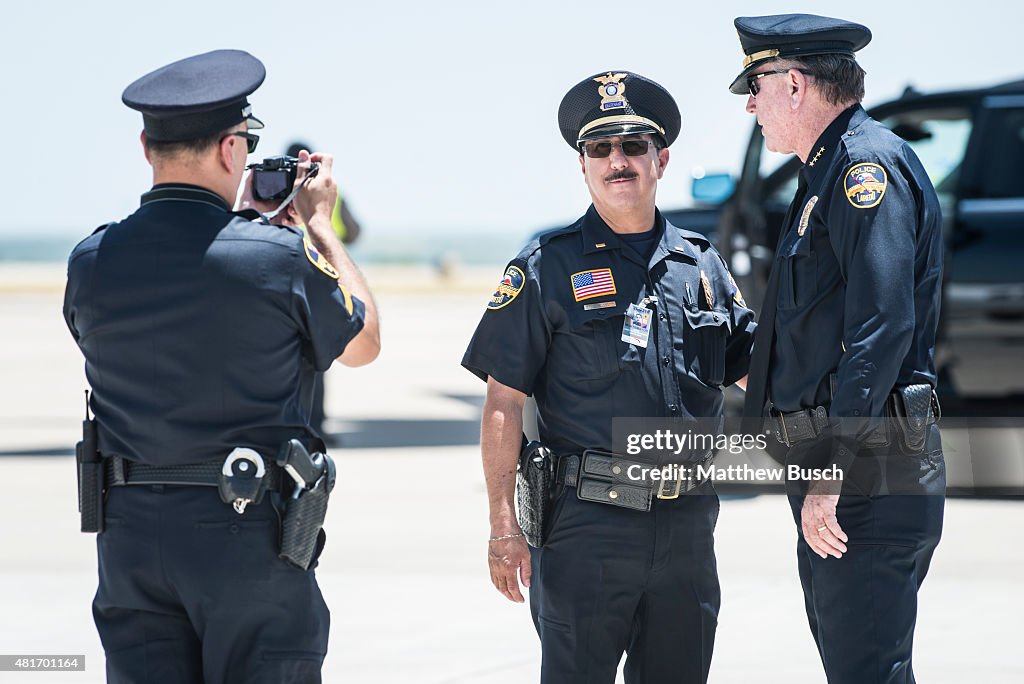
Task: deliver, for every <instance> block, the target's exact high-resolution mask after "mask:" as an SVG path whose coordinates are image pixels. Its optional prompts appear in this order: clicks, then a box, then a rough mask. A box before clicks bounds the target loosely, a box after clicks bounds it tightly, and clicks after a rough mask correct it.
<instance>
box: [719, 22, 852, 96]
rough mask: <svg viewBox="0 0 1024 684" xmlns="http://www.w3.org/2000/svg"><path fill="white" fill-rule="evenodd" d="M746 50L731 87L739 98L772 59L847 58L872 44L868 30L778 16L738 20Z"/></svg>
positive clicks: (846, 25) (739, 31)
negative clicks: (749, 78)
mask: <svg viewBox="0 0 1024 684" xmlns="http://www.w3.org/2000/svg"><path fill="white" fill-rule="evenodd" d="M733 23H734V24H735V26H736V33H738V34H739V36H740V45H741V46H742V47H743V54H745V55H746V58H744V60H743V71H741V72H740V75H739V76H737V77H736V79H735V80H734V81H733V82H732V84H731V85H730V86H729V91H730V92H732V93H735V94H736V95H745V94H746V93H747V76H749V75H750V73H751V72H752V71H753V70H754V69H756V68H757V67H758V66H759V65H761V64H763V63H764V62H768V61H771V60H773V59H786V58H791V57H808V56H811V55H832V54H837V55H848V56H850V57H853V53H855V52H856V51H857V50H860V49H861V48H862V47H864V46H865V45H867V44H868V43H869V42H871V31H870V30H869V29H868V28H867V27H866V26H861V25H860V24H855V23H853V22H852V21H844V20H843V19H832V18H831V17H819V16H817V15H814V14H775V15H771V16H767V17H737V18H736V20H735V21H734V22H733Z"/></svg>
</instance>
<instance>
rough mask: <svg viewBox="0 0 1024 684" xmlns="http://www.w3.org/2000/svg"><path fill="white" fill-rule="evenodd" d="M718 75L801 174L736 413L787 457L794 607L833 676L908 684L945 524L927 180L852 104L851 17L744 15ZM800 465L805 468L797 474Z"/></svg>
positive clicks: (904, 150)
mask: <svg viewBox="0 0 1024 684" xmlns="http://www.w3.org/2000/svg"><path fill="white" fill-rule="evenodd" d="M735 25H736V30H737V32H738V33H739V38H740V44H741V45H742V47H743V52H744V53H745V55H746V56H745V59H744V60H743V70H742V71H741V73H740V74H739V76H737V77H736V79H735V80H734V81H733V82H732V85H731V86H730V90H731V91H732V92H733V93H735V94H737V95H746V96H747V105H746V109H747V111H748V112H749V113H751V114H755V115H756V116H757V121H758V123H759V124H760V125H761V127H762V132H763V134H764V138H765V143H766V145H767V147H768V149H769V150H772V151H775V152H782V153H790V154H796V155H797V156H798V157H799V158H800V160H801V161H803V162H804V167H803V169H802V170H801V171H800V176H799V187H798V190H797V194H796V197H795V198H794V199H793V203H792V204H791V205H790V209H789V214H788V215H787V217H786V219H785V220H784V222H783V224H782V229H781V236H780V238H779V245H778V249H777V251H776V258H775V263H774V265H773V268H772V273H771V277H770V278H769V283H768V288H767V292H766V295H765V300H764V307H763V309H762V313H761V319H760V325H759V328H758V331H757V337H756V341H755V344H754V356H753V359H752V361H751V365H750V378H749V382H748V386H747V397H746V399H747V401H746V407H745V414H746V415H747V416H750V417H751V418H756V419H757V420H758V421H760V420H761V419H762V416H766V419H765V420H766V422H767V426H768V428H769V429H770V431H771V432H773V433H774V435H775V437H776V439H777V440H778V441H779V442H781V443H782V444H783V445H784V447H785V449H786V460H787V462H788V463H789V464H791V465H798V466H800V467H802V468H803V467H806V468H807V471H806V472H810V471H811V470H812V469H814V468H826V469H833V468H834V469H835V470H836V471H838V472H840V473H841V474H842V476H843V479H842V481H841V483H835V482H830V481H827V480H819V481H815V482H811V483H810V484H808V483H807V482H804V481H800V480H799V479H795V480H793V481H791V482H789V495H790V497H789V498H790V504H791V506H792V510H793V516H794V519H795V521H796V523H797V526H798V528H799V534H798V543H797V559H798V566H799V571H800V581H801V584H802V585H803V591H804V599H805V608H806V611H807V618H808V621H809V623H810V627H811V633H812V634H813V636H814V639H815V642H816V644H817V647H818V652H819V654H820V655H821V660H822V663H823V664H824V667H825V672H826V674H827V676H828V681H829V682H830V683H832V684H864V683H866V682H874V683H886V684H897V683H899V684H906V683H910V682H913V681H914V674H913V669H912V666H911V652H912V646H913V636H914V625H915V622H916V617H917V592H918V589H919V587H920V586H921V583H922V581H923V580H924V577H925V574H926V573H927V572H928V566H929V563H930V561H931V557H932V553H933V552H934V550H935V548H936V546H937V545H938V542H939V537H940V535H941V530H942V513H943V500H944V499H943V497H944V491H945V468H944V464H943V456H942V445H941V441H940V437H939V432H938V428H937V426H936V424H935V423H936V422H937V419H938V403H937V401H936V400H935V397H934V393H933V388H934V386H935V382H936V374H935V364H934V358H933V355H934V348H935V332H936V321H937V320H938V316H939V297H940V292H941V278H942V231H941V221H940V211H939V203H938V199H937V197H936V195H935V190H934V189H933V188H932V184H931V182H930V181H929V180H928V175H927V173H926V172H925V170H924V168H923V167H922V166H921V162H920V161H918V159H917V156H916V155H915V154H914V152H913V150H912V149H911V148H910V146H909V145H908V144H907V143H906V142H904V141H903V140H902V139H900V138H899V137H898V136H896V135H895V134H894V133H893V132H892V131H890V130H888V129H887V128H885V127H884V126H882V125H881V124H879V123H878V122H877V121H874V120H873V119H871V118H870V117H869V116H868V115H867V114H866V113H865V112H864V110H863V109H862V108H861V106H860V101H861V99H862V98H863V96H864V70H863V69H862V68H861V67H860V66H859V65H858V64H857V62H856V60H855V58H854V53H855V52H856V51H858V50H860V49H861V48H863V47H864V46H865V45H867V43H868V41H870V39H871V33H870V31H869V30H868V29H867V28H866V27H864V26H861V25H859V24H855V23H852V22H848V21H843V20H839V19H830V18H827V17H818V16H813V15H803V14H789V15H781V16H767V17H740V18H738V19H736V22H735ZM801 472H804V471H801Z"/></svg>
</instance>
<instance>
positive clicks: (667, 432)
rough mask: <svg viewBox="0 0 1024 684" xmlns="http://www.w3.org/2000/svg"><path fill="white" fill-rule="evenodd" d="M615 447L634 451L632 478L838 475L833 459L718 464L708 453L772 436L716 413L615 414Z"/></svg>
mask: <svg viewBox="0 0 1024 684" xmlns="http://www.w3.org/2000/svg"><path fill="white" fill-rule="evenodd" d="M612 431H613V437H612V440H613V444H614V445H615V449H614V450H615V452H616V453H618V454H624V455H626V456H628V457H635V458H636V463H633V464H630V465H629V466H627V467H626V469H625V473H624V474H625V476H626V477H627V478H629V479H630V480H634V481H637V482H640V481H643V482H652V481H653V482H658V481H668V482H672V481H677V480H690V479H695V480H699V481H704V480H712V481H715V482H758V483H785V482H787V481H788V482H815V481H821V480H833V481H841V480H842V479H843V471H842V470H841V469H840V468H839V467H838V466H837V465H834V464H833V465H830V466H828V467H825V468H809V467H802V466H801V465H798V464H789V465H787V466H783V465H779V464H773V465H770V466H766V465H756V464H752V463H747V462H741V463H736V462H732V463H728V464H719V463H716V462H715V460H714V459H713V458H712V456H713V455H718V456H722V455H724V454H730V455H733V456H736V455H740V454H744V453H749V452H753V451H761V452H763V451H766V450H767V449H768V444H769V440H770V439H774V438H773V437H771V436H769V435H766V434H764V433H757V434H745V433H742V432H739V431H734V430H728V429H726V428H725V426H724V425H723V421H722V419H720V418H699V419H698V418H672V419H664V418H658V419H653V418H616V419H614V421H613V430H612Z"/></svg>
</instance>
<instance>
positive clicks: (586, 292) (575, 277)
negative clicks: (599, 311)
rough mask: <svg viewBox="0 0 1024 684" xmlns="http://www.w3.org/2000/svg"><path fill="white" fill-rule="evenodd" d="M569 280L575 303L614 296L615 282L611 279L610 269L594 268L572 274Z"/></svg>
mask: <svg viewBox="0 0 1024 684" xmlns="http://www.w3.org/2000/svg"><path fill="white" fill-rule="evenodd" d="M570 280H571V281H572V295H573V297H575V298H576V301H577V302H582V301H583V300H584V299H593V298H594V297H603V296H604V295H613V294H615V280H614V279H613V278H612V269H610V268H595V269H591V270H589V271H580V272H579V273H573V274H572V276H571V278H570Z"/></svg>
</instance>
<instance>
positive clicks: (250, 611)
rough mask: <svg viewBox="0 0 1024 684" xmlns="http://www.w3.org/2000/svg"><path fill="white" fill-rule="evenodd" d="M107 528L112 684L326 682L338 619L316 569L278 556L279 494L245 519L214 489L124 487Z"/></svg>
mask: <svg viewBox="0 0 1024 684" xmlns="http://www.w3.org/2000/svg"><path fill="white" fill-rule="evenodd" d="M105 520H106V529H105V530H104V531H103V532H102V533H100V534H99V535H98V536H97V538H96V544H97V550H98V553H99V575H100V577H99V589H98V591H97V592H96V598H95V600H94V601H93V617H94V619H95V621H96V627H97V629H98V630H99V634H100V640H101V641H102V642H103V649H104V651H106V657H107V681H108V682H112V683H115V684H119V683H122V682H133V683H136V682H160V683H161V684H178V683H179V682H180V683H182V684H185V683H189V684H195V683H196V682H206V683H207V684H211V683H214V682H218V683H219V682H247V683H248V682H267V683H268V684H269V683H271V682H273V683H275V684H279V683H281V682H303V683H305V682H319V681H320V666H321V664H322V662H323V659H324V655H325V654H326V653H327V633H328V627H329V623H330V615H329V613H328V610H327V605H326V603H324V600H323V597H322V596H321V594H320V589H319V588H318V587H317V583H316V578H315V575H314V573H313V571H312V570H310V571H309V572H304V571H302V570H299V569H298V568H295V567H293V566H291V565H289V564H287V563H285V562H284V561H282V560H280V559H279V558H278V557H277V540H278V529H279V522H278V516H277V512H276V510H275V509H274V507H273V506H272V505H271V501H270V495H267V496H264V498H263V500H262V501H261V502H260V504H259V505H253V504H250V505H249V506H248V507H247V508H246V509H245V513H244V514H243V515H239V514H237V513H235V511H234V509H233V508H232V507H231V506H230V505H228V504H225V503H223V502H222V501H221V500H220V495H219V494H218V493H217V489H216V488H215V487H177V486H168V485H149V486H145V485H140V486H127V487H113V488H111V490H110V493H109V496H108V498H107V502H106V516H105Z"/></svg>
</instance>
